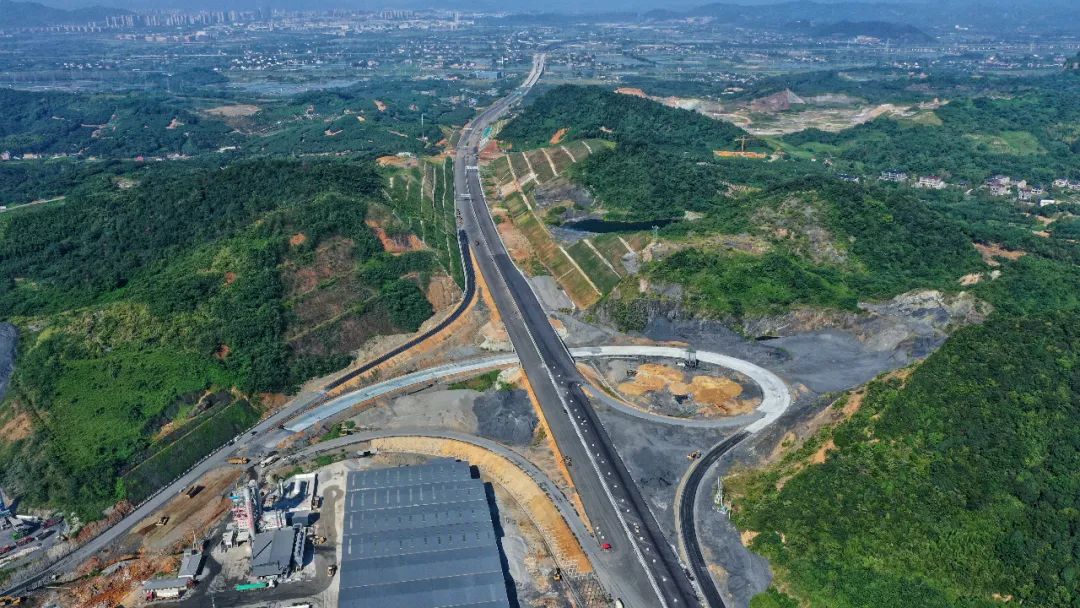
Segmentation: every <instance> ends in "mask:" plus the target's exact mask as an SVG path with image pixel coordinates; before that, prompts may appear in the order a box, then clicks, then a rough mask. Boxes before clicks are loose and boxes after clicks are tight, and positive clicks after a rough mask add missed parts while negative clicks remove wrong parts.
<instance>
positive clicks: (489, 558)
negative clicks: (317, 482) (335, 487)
mask: <svg viewBox="0 0 1080 608" xmlns="http://www.w3.org/2000/svg"><path fill="white" fill-rule="evenodd" d="M493 509H494V507H493V505H492V503H491V502H490V501H489V500H488V495H487V491H486V489H485V488H484V483H483V482H482V481H481V480H480V479H477V478H474V477H473V476H472V469H471V467H470V466H469V464H468V463H467V462H460V461H453V460H439V461H435V462H432V463H429V464H425V465H420V466H410V467H398V468H389V469H374V470H370V471H354V472H351V473H349V475H348V478H347V480H346V495H345V509H344V511H345V512H344V526H343V530H342V558H341V569H340V571H339V574H338V576H339V577H340V581H339V584H340V592H339V596H338V606H339V607H340V608H361V607H362V606H380V608H436V607H439V606H455V607H457V608H509V606H510V600H509V597H508V594H507V580H508V577H507V575H506V573H505V572H504V569H503V560H502V558H501V555H500V549H499V544H498V537H497V536H496V533H495V526H494V521H493V519H492V512H493Z"/></svg>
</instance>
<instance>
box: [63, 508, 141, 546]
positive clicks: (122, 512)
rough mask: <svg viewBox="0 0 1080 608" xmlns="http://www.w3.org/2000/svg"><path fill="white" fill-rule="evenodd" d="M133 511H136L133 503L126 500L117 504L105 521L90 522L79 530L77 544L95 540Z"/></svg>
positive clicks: (76, 538)
mask: <svg viewBox="0 0 1080 608" xmlns="http://www.w3.org/2000/svg"><path fill="white" fill-rule="evenodd" d="M132 510H134V508H133V507H132V506H131V503H129V502H128V501H126V500H122V501H120V502H118V503H116V504H115V505H114V506H113V508H112V511H110V512H109V515H108V516H107V517H105V519H99V520H98V521H94V522H90V523H89V524H86V525H85V526H83V529H82V530H79V534H78V535H76V537H75V542H76V543H78V544H80V545H81V544H83V543H85V542H86V541H88V540H90V539H91V538H94V537H95V536H97V535H98V534H100V533H101V532H103V531H105V530H106V529H107V528H109V527H110V526H112V525H113V524H115V523H116V522H118V521H120V520H121V519H123V518H124V516H126V515H127V514H128V513H131V511H132Z"/></svg>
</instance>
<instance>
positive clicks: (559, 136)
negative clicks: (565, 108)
mask: <svg viewBox="0 0 1080 608" xmlns="http://www.w3.org/2000/svg"><path fill="white" fill-rule="evenodd" d="M568 130H569V129H566V128H562V129H559V130H558V131H556V132H555V134H554V135H552V136H551V140H550V142H548V143H550V144H551V145H553V146H557V145H559V144H560V143H562V140H563V138H564V137H566V132H567V131H568Z"/></svg>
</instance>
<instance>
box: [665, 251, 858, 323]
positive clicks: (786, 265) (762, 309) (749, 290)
mask: <svg viewBox="0 0 1080 608" xmlns="http://www.w3.org/2000/svg"><path fill="white" fill-rule="evenodd" d="M653 276H655V277H656V278H658V279H661V280H666V281H672V282H675V283H679V284H681V285H686V286H687V287H688V288H689V289H690V293H689V294H688V297H687V298H686V301H687V303H688V304H690V305H691V306H693V307H694V308H697V309H700V310H707V311H710V312H713V313H718V314H721V315H731V316H736V317H741V316H743V315H763V314H771V313H778V312H783V311H785V310H787V309H788V308H789V307H791V306H792V305H794V304H806V305H810V306H817V307H824V308H842V309H847V310H854V309H855V304H856V303H857V298H856V297H855V294H854V293H853V292H852V291H851V290H850V288H848V287H847V286H846V285H844V284H843V279H842V277H841V276H840V273H839V272H837V271H836V270H834V269H829V268H813V267H811V266H809V265H807V264H805V263H801V262H800V261H799V260H798V259H796V258H795V257H794V256H791V255H788V254H785V253H781V252H771V253H768V254H766V255H764V256H754V255H747V254H741V253H729V254H707V253H703V252H701V251H695V250H692V249H686V250H683V251H680V252H678V253H675V254H674V255H672V256H671V257H669V258H667V259H666V260H664V262H663V264H662V265H660V266H658V267H656V268H655V269H654V271H653Z"/></svg>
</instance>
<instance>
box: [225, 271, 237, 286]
mask: <svg viewBox="0 0 1080 608" xmlns="http://www.w3.org/2000/svg"><path fill="white" fill-rule="evenodd" d="M235 282H236V273H235V272H231V271H230V272H226V273H225V284H226V285H232V284H233V283H235Z"/></svg>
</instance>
